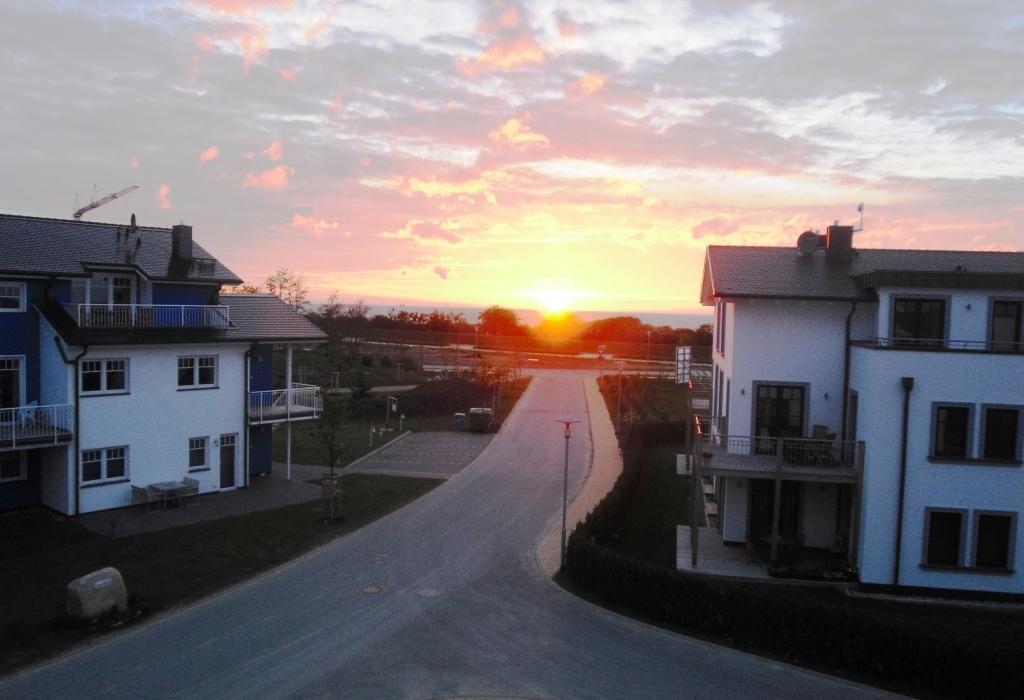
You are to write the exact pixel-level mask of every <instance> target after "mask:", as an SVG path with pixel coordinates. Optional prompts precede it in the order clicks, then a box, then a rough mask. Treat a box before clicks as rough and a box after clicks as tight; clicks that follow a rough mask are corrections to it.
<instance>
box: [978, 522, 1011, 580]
mask: <svg viewBox="0 0 1024 700" xmlns="http://www.w3.org/2000/svg"><path fill="white" fill-rule="evenodd" d="M1015 523H1016V517H1015V514H1014V513H976V514H975V518H974V565H975V566H976V567H978V568H981V569H998V570H1001V571H1006V570H1008V569H1010V568H1011V567H1012V554H1013V540H1014V537H1013V535H1014V529H1015V528H1014V525H1015Z"/></svg>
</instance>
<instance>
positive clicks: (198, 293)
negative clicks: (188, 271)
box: [153, 282, 220, 306]
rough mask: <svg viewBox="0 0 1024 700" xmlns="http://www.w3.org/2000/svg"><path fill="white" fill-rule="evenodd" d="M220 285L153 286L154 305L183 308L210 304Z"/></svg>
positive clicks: (156, 284)
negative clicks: (180, 306) (179, 306)
mask: <svg viewBox="0 0 1024 700" xmlns="http://www.w3.org/2000/svg"><path fill="white" fill-rule="evenodd" d="M219 289H220V286H219V285H216V284H213V285H205V284H161V283H159V282H157V283H155V284H154V285H153V303H154V304H180V305H183V306H192V305H202V304H209V303H210V298H211V297H212V296H213V295H214V294H216V293H217V291H218V290H219Z"/></svg>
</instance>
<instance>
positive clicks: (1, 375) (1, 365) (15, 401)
mask: <svg viewBox="0 0 1024 700" xmlns="http://www.w3.org/2000/svg"><path fill="white" fill-rule="evenodd" d="M21 374H22V372H21V358H20V357H0V411H2V410H3V409H5V408H17V407H18V406H21V405H23V404H24V398H25V397H24V395H23V389H24V387H23V386H22V379H21ZM13 420H14V412H13V411H3V412H2V413H0V421H5V422H10V421H13Z"/></svg>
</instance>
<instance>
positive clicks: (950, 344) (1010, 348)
mask: <svg viewBox="0 0 1024 700" xmlns="http://www.w3.org/2000/svg"><path fill="white" fill-rule="evenodd" d="M853 344H854V345H859V346H861V347H868V348H891V349H898V350H964V351H970V352H1000V353H1020V352H1024V342H1020V341H1011V340H958V339H951V338H868V339H866V340H855V341H853Z"/></svg>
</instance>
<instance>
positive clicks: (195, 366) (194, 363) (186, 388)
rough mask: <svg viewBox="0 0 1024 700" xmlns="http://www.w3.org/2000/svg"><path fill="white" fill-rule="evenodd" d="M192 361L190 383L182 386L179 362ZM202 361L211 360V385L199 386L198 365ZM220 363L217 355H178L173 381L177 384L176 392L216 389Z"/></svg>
mask: <svg viewBox="0 0 1024 700" xmlns="http://www.w3.org/2000/svg"><path fill="white" fill-rule="evenodd" d="M182 360H192V383H191V384H182V383H181V377H180V373H181V369H182V367H181V361H182ZM202 360H213V383H212V384H200V383H199V370H200V366H199V363H200V361H202ZM219 366H220V361H219V355H179V356H178V362H177V367H176V369H175V381H176V382H177V383H178V391H192V390H194V389H216V388H217V387H218V386H219V384H218V381H219V379H220V367H219Z"/></svg>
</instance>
